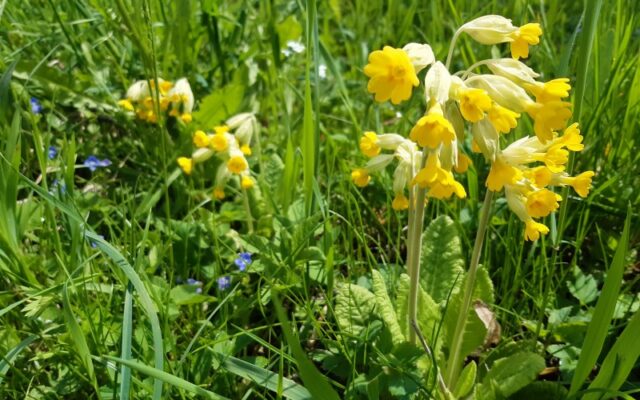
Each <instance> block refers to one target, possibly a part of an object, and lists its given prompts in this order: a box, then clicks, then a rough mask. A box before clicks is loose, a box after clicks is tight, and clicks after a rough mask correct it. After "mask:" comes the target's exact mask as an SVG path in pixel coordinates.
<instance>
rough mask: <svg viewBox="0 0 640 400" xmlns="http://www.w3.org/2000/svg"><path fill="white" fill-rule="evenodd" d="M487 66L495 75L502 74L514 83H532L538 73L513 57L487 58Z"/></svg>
mask: <svg viewBox="0 0 640 400" xmlns="http://www.w3.org/2000/svg"><path fill="white" fill-rule="evenodd" d="M487 67H489V69H490V70H491V72H493V73H494V74H496V75H500V76H504V77H505V78H507V79H510V80H512V81H514V82H516V83H519V84H521V83H533V84H535V82H536V81H535V78H537V77H539V76H540V74H538V73H536V72H535V71H534V70H532V69H531V68H529V67H527V66H526V65H525V64H524V63H522V62H520V61H518V60H515V59H513V58H500V59H497V60H489V61H488V62H487Z"/></svg>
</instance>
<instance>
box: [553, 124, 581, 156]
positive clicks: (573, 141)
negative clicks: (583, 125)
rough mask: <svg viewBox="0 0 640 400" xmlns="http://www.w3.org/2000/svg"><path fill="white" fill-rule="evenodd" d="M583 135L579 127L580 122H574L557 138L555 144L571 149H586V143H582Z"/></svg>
mask: <svg viewBox="0 0 640 400" xmlns="http://www.w3.org/2000/svg"><path fill="white" fill-rule="evenodd" d="M582 139H583V138H582V135H581V134H580V129H579V128H578V123H577V122H576V123H573V124H571V125H569V126H568V127H567V129H565V130H564V134H563V135H562V136H561V137H559V138H558V139H557V140H556V143H555V145H558V146H561V147H566V148H567V150H570V151H582V150H584V144H582Z"/></svg>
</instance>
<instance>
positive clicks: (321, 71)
mask: <svg viewBox="0 0 640 400" xmlns="http://www.w3.org/2000/svg"><path fill="white" fill-rule="evenodd" d="M318 76H319V77H320V79H325V78H326V77H327V66H326V65H324V64H320V65H318Z"/></svg>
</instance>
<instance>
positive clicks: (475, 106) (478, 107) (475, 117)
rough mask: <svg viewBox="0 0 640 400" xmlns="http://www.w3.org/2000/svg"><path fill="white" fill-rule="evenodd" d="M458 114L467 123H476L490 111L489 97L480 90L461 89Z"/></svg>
mask: <svg viewBox="0 0 640 400" xmlns="http://www.w3.org/2000/svg"><path fill="white" fill-rule="evenodd" d="M459 100H460V113H461V114H462V116H463V117H464V119H466V120H467V121H469V122H478V121H480V120H481V119H483V118H484V113H485V112H487V111H489V110H490V109H491V103H492V101H491V97H489V95H488V94H487V92H486V91H484V90H482V89H463V90H461V91H460V94H459Z"/></svg>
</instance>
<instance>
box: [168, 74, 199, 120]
mask: <svg viewBox="0 0 640 400" xmlns="http://www.w3.org/2000/svg"><path fill="white" fill-rule="evenodd" d="M168 96H169V98H170V99H171V101H178V102H181V103H182V105H183V109H182V112H183V113H184V114H191V111H192V110H193V103H194V100H193V92H192V91H191V85H189V81H188V80H187V78H180V79H178V81H177V82H176V84H175V85H173V88H171V90H169V93H168Z"/></svg>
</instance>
